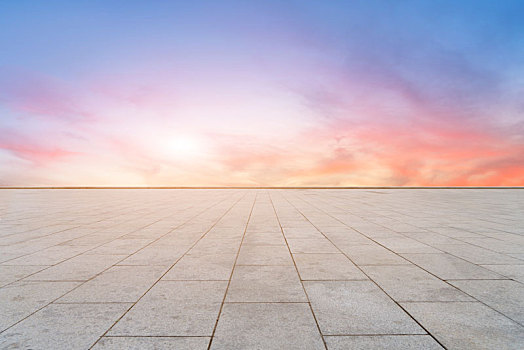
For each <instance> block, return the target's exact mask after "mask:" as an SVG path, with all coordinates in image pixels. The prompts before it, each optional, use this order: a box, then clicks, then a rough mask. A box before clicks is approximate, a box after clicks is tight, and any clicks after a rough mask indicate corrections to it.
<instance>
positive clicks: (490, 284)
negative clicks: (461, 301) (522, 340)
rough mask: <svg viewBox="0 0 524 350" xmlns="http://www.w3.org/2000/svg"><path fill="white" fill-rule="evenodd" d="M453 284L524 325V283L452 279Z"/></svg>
mask: <svg viewBox="0 0 524 350" xmlns="http://www.w3.org/2000/svg"><path fill="white" fill-rule="evenodd" d="M450 283H451V284H452V285H454V286H456V287H457V288H459V289H460V290H462V291H464V292H466V293H468V294H469V295H471V296H473V297H474V298H476V299H478V300H480V301H481V302H483V303H485V304H486V305H488V306H490V307H492V308H493V309H495V310H497V311H499V312H501V313H503V314H504V315H506V316H508V317H509V318H511V319H512V320H514V321H517V322H519V323H520V324H522V325H524V285H523V284H522V283H519V282H515V281H510V280H471V281H466V280H464V281H451V282H450Z"/></svg>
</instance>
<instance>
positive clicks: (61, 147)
mask: <svg viewBox="0 0 524 350" xmlns="http://www.w3.org/2000/svg"><path fill="white" fill-rule="evenodd" d="M0 51H1V53H0V185H3V186H500V185H503V186H523V185H524V2H523V1H520V0H517V1H510V0H505V1H494V0H493V1H482V0H461V1H441V0H432V1H423V0H418V1H409V0H406V1H373V0H366V1H347V0H344V1H306V0H300V1H293V0H288V1H151V0H149V1H145V0H144V1H133V0H122V1H111V0H109V1H97V0H91V1H82V0H75V1H53V0H49V1H36V0H35V1H27V0H4V1H0Z"/></svg>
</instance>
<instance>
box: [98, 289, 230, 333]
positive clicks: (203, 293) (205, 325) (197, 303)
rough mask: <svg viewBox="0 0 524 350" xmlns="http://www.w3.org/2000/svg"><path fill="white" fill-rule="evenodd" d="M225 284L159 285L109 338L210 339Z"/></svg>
mask: <svg viewBox="0 0 524 350" xmlns="http://www.w3.org/2000/svg"><path fill="white" fill-rule="evenodd" d="M226 287H227V282H226V281H160V282H158V283H157V284H156V285H155V286H154V287H153V288H151V290H150V291H149V292H148V293H147V294H146V295H145V296H144V297H143V298H142V299H140V301H139V302H138V303H136V305H135V306H133V308H132V309H131V310H130V311H129V312H128V313H127V314H126V315H125V316H124V317H122V319H121V320H120V321H118V323H117V324H116V325H115V326H114V327H113V328H112V329H111V331H110V332H109V333H108V335H111V336H160V337H161V336H177V337H178V336H211V335H212V333H213V328H214V326H215V322H216V319H217V316H218V312H219V310H220V305H221V303H222V300H223V298H224V294H225V292H226Z"/></svg>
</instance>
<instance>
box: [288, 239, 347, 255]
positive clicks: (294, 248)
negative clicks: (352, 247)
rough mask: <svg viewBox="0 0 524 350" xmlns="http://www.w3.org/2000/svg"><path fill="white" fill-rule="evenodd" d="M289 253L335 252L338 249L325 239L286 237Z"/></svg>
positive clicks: (338, 252) (337, 251)
mask: <svg viewBox="0 0 524 350" xmlns="http://www.w3.org/2000/svg"><path fill="white" fill-rule="evenodd" d="M287 242H288V244H289V249H291V253H293V254H296V253H335V254H340V251H339V250H338V249H337V247H335V246H334V245H333V244H332V243H331V242H330V241H328V240H327V239H325V238H323V239H295V238H293V239H288V240H287Z"/></svg>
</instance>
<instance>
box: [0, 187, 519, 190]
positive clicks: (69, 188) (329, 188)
mask: <svg viewBox="0 0 524 350" xmlns="http://www.w3.org/2000/svg"><path fill="white" fill-rule="evenodd" d="M26 189H27V190H110V189H115V190H118V189H121V190H197V189H202V190H222V189H226V190H227V189H232V190H271V189H273V190H280V189H281V190H286V189H289V190H295V189H296V190H308V189H314V190H316V189H318V190H322V189H324V190H358V189H392V190H394V189H524V186H0V190H26Z"/></svg>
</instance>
